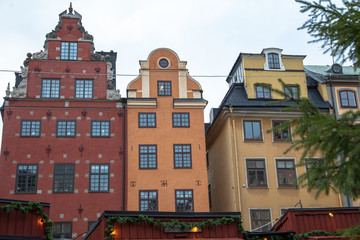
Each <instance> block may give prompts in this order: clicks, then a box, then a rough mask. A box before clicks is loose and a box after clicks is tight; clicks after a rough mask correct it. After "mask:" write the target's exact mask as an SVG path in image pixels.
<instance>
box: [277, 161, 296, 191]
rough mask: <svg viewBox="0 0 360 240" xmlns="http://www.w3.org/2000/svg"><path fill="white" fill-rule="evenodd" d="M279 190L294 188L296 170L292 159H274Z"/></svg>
mask: <svg viewBox="0 0 360 240" xmlns="http://www.w3.org/2000/svg"><path fill="white" fill-rule="evenodd" d="M276 171H277V177H278V186H279V188H294V187H296V178H297V177H296V170H295V163H294V160H293V159H276Z"/></svg>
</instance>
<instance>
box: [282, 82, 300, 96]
mask: <svg viewBox="0 0 360 240" xmlns="http://www.w3.org/2000/svg"><path fill="white" fill-rule="evenodd" d="M284 93H285V98H287V99H288V98H289V97H291V98H294V99H298V98H299V97H300V95H299V86H298V85H287V87H285V88H284Z"/></svg>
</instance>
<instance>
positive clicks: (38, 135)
mask: <svg viewBox="0 0 360 240" xmlns="http://www.w3.org/2000/svg"><path fill="white" fill-rule="evenodd" d="M25 122H30V129H29V130H30V135H23V129H24V126H23V123H25ZM33 122H38V123H39V133H38V134H37V135H33V136H32V135H31V130H32V128H33V127H32V124H33ZM20 137H41V120H21V122H20Z"/></svg>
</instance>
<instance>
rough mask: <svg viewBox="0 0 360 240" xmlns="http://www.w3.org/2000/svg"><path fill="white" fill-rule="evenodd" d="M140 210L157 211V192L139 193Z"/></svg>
mask: <svg viewBox="0 0 360 240" xmlns="http://www.w3.org/2000/svg"><path fill="white" fill-rule="evenodd" d="M139 195H140V196H139V199H140V202H139V209H140V211H157V210H158V197H157V191H156V190H149V191H140V192H139Z"/></svg>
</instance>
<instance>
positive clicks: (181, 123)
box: [172, 113, 190, 127]
mask: <svg viewBox="0 0 360 240" xmlns="http://www.w3.org/2000/svg"><path fill="white" fill-rule="evenodd" d="M172 122H173V127H190V121H189V113H173V114H172Z"/></svg>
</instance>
